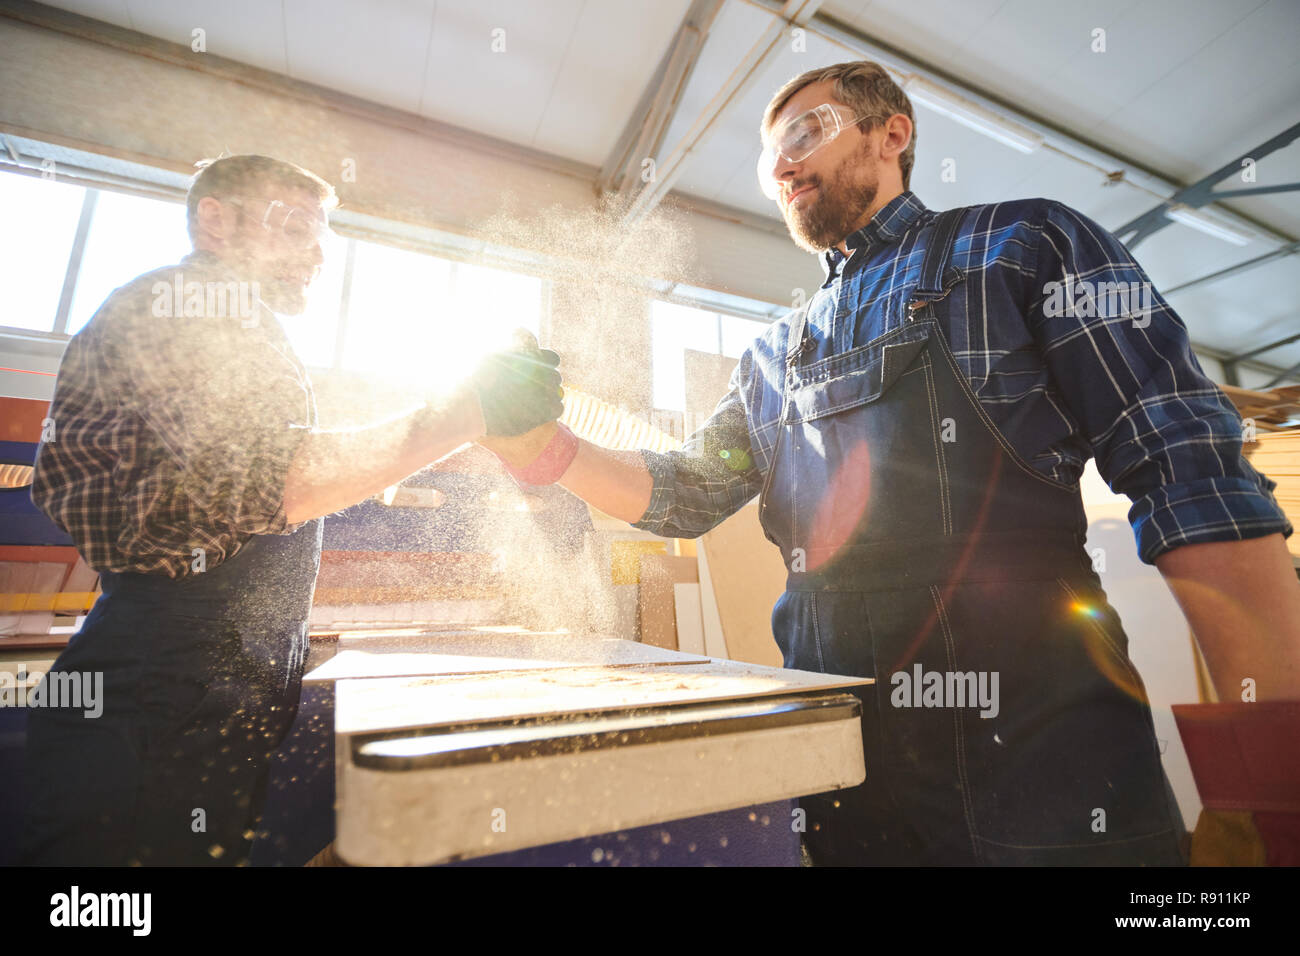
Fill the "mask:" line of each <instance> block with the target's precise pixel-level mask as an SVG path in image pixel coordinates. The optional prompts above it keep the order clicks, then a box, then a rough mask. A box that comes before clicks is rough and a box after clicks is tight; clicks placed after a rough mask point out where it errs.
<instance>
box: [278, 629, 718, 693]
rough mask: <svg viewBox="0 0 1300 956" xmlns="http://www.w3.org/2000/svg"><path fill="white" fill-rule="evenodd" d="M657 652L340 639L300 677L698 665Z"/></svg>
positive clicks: (583, 645) (530, 635)
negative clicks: (332, 651)
mask: <svg viewBox="0 0 1300 956" xmlns="http://www.w3.org/2000/svg"><path fill="white" fill-rule="evenodd" d="M704 659H705V658H703V657H692V656H689V655H684V654H677V653H675V652H673V651H668V650H664V649H663V648H658V647H650V646H647V645H644V644H638V643H637V642H636V641H625V640H620V639H617V638H610V637H592V636H588V635H574V634H565V633H558V632H536V631H523V630H514V631H504V632H503V631H491V630H489V629H484V630H463V631H453V632H442V633H427V632H426V633H422V634H397V635H393V634H391V633H389V634H382V633H381V634H379V635H376V636H365V635H345V636H341V637H340V638H339V641H338V651H337V653H336V654H335V655H334V656H333V657H332V658H330V659H329V660H327V661H326V662H325V663H323V664H322V665H321V666H320V667H317V668H316V669H315V670H313V671H312V672H311V673H309V674H308V675H307V676H306V677H304V678H303V680H304V681H306V682H312V683H318V682H327V681H339V680H345V679H352V678H372V677H402V676H415V675H421V674H430V675H432V674H473V673H484V672H487V671H517V670H543V669H554V668H564V667H590V666H593V665H599V666H604V667H627V666H631V665H635V664H648V663H674V662H677V661H702V660H704Z"/></svg>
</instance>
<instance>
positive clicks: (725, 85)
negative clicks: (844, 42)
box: [624, 0, 822, 224]
mask: <svg viewBox="0 0 1300 956" xmlns="http://www.w3.org/2000/svg"><path fill="white" fill-rule="evenodd" d="M821 4H822V0H786V2H785V3H783V4H781V6H780V9H779V10H774V11H772V12H774V13H775V14H776V16H774V17H773V18H772V22H771V23H769V24H768V25H767V26H766V27H765V28H764V29H763V32H762V33H761V34H760V35H759V38H758V40H757V42H755V43H754V45H753V46H752V47H750V49H749V52H748V53H746V54H745V55H744V56H743V57H741V59H740V62H739V63H737V64H736V67H735V69H734V70H732V72H731V75H730V76H728V77H727V78H726V80H724V81H723V82H722V84H721V86H720V87H719V88H718V92H717V93H716V94H715V95H714V97H713V99H711V100H710V101H709V103H708V104H707V105H706V106H705V107H704V109H703V110H702V111H701V112H700V114H699V115H698V116H697V117H696V118H695V121H694V122H693V123H691V126H690V128H689V129H688V130H687V132H686V135H685V136H683V137H682V140H681V142H679V143H678V144H677V145H676V146H674V147H673V150H672V152H671V153H669V154H668V156H666V157H665V158H664V159H663V161H662V162H659V163H656V165H655V169H654V175H653V176H652V177H651V178H650V181H649V182H646V183H643V184H642V185H641V188H640V189H639V191H638V192H637V193H636V195H635V196H633V197H632V198H631V201H630V203H629V205H628V207H627V210H626V212H625V213H624V219H625V221H626V222H627V223H628V224H633V223H636V222H638V221H640V220H641V219H643V218H645V216H646V215H647V214H648V213H649V212H650V211H651V210H653V209H654V208H655V207H656V206H657V205H659V203H660V201H661V200H662V199H663V198H664V197H665V196H667V195H668V194H669V193H670V192H671V191H672V188H673V185H674V184H675V183H676V182H677V178H678V177H679V176H680V175H681V174H682V171H683V170H684V169H685V168H686V163H687V161H688V160H689V158H690V155H691V153H693V152H694V151H695V150H697V149H699V148H700V146H701V145H703V143H704V141H705V140H706V139H707V138H708V137H709V135H710V134H711V133H712V132H713V131H714V129H715V127H716V126H717V122H718V119H719V118H720V117H721V116H722V114H723V113H725V112H726V111H727V108H728V107H729V106H731V104H732V103H733V102H735V100H736V98H737V97H738V96H740V95H741V94H742V93H744V92H745V91H746V90H748V89H749V88H750V87H751V86H752V85H753V84H754V81H755V80H757V79H758V77H759V75H760V74H761V73H762V70H763V67H765V66H766V65H767V64H768V63H770V62H771V60H772V58H773V57H774V56H775V55H776V53H777V51H778V49H779V48H780V45H781V42H782V40H783V39H784V38H785V36H786V30H787V29H788V28H790V27H802V26H804V25H806V24H807V23H808V21H809V20H811V19H812V17H813V15H814V14H815V13H816V12H817V8H818V7H820V6H821Z"/></svg>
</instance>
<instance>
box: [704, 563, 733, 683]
mask: <svg viewBox="0 0 1300 956" xmlns="http://www.w3.org/2000/svg"><path fill="white" fill-rule="evenodd" d="M698 558H699V564H700V617H701V618H703V620H704V653H706V654H708V655H709V656H710V657H718V658H726V657H727V656H728V654H727V638H726V636H725V635H724V634H723V631H722V618H721V616H720V615H719V614H718V599H717V595H716V594H714V592H713V579H712V577H711V576H710V574H709V556H708V553H707V552H706V550H705V549H704V548H700V553H699V555H698Z"/></svg>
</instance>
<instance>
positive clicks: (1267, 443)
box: [1241, 428, 1300, 558]
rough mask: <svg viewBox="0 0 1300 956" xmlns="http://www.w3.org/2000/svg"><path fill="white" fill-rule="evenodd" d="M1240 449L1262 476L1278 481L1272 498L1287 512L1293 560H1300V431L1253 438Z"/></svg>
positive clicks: (1288, 546)
mask: <svg viewBox="0 0 1300 956" xmlns="http://www.w3.org/2000/svg"><path fill="white" fill-rule="evenodd" d="M1256 439H1257V440H1256V441H1253V442H1246V443H1244V444H1243V445H1242V446H1241V452H1242V455H1244V456H1245V458H1246V460H1247V461H1249V462H1250V463H1251V465H1252V466H1253V467H1254V468H1255V469H1256V470H1257V471H1259V472H1261V473H1262V474H1264V475H1266V476H1268V477H1269V478H1271V479H1273V481H1275V482H1277V488H1275V489H1274V490H1273V497H1275V498H1276V499H1277V503H1278V505H1279V506H1280V507H1281V508H1282V510H1283V511H1284V512H1285V513H1286V516H1287V518H1288V519H1289V520H1290V521H1291V525H1292V527H1294V528H1296V529H1297V532H1296V533H1295V534H1292V535H1291V537H1289V538H1288V539H1287V542H1286V543H1287V548H1288V549H1289V550H1290V552H1291V555H1292V557H1294V558H1300V429H1294V428H1293V429H1288V430H1286V431H1280V432H1271V433H1269V434H1262V433H1261V434H1258V435H1256Z"/></svg>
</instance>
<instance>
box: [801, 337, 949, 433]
mask: <svg viewBox="0 0 1300 956" xmlns="http://www.w3.org/2000/svg"><path fill="white" fill-rule="evenodd" d="M931 334H932V329H931V327H930V324H929V323H922V322H918V323H914V324H911V325H908V326H904V327H902V328H898V329H894V330H892V331H890V332H887V333H885V334H884V335H882V336H880V337H879V338H878V339H876V340H875V341H873V342H869V343H867V344H866V345H863V346H861V347H859V348H856V349H850V350H849V351H847V352H843V353H841V354H839V355H832V356H829V357H828V358H824V359H821V360H820V361H817V362H813V363H811V364H809V365H806V366H800V367H796V368H791V369H789V370H788V371H787V374H786V389H787V391H788V393H789V402H788V403H787V406H786V421H787V422H788V423H789V424H799V423H800V422H810V421H815V420H816V419H818V418H823V417H825V416H827V415H835V414H838V413H840V412H844V411H847V410H849V409H851V408H857V407H858V406H859V405H865V404H867V403H868V402H874V401H876V400H877V399H879V398H880V397H881V396H882V395H884V394H885V393H886V392H887V391H888V390H889V388H890V387H891V386H892V385H893V384H894V383H895V382H897V381H898V379H899V378H900V377H901V376H902V375H903V373H904V372H906V371H907V370H908V368H910V367H911V366H912V365H913V364H915V362H916V361H917V360H918V357H919V356H920V354H921V352H922V351H923V350H924V349H925V346H926V344H927V343H928V342H929V339H930V335H931Z"/></svg>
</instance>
